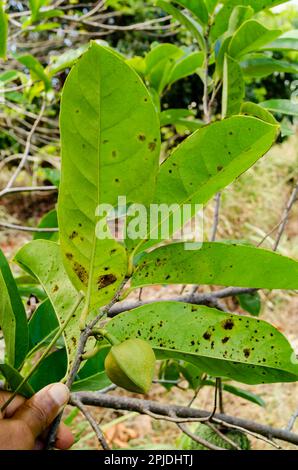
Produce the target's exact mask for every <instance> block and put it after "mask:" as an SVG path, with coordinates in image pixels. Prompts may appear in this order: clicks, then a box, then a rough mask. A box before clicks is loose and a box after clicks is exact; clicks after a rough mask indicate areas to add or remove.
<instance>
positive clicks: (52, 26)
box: [30, 22, 60, 32]
mask: <svg viewBox="0 0 298 470" xmlns="http://www.w3.org/2000/svg"><path fill="white" fill-rule="evenodd" d="M59 26H60V24H59V23H53V22H52V23H42V24H38V25H37V26H34V27H33V28H32V29H30V31H34V32H35V31H49V30H51V29H57V28H59Z"/></svg>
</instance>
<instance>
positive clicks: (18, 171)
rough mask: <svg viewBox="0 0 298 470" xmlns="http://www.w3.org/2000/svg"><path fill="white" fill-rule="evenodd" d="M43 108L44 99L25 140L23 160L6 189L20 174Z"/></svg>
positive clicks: (44, 104)
mask: <svg viewBox="0 0 298 470" xmlns="http://www.w3.org/2000/svg"><path fill="white" fill-rule="evenodd" d="M45 106H46V101H45V99H43V102H42V105H41V109H40V112H39V114H38V116H37V118H36V120H35V122H34V124H33V126H32V128H31V130H30V132H29V134H28V137H27V140H26V146H25V150H24V154H23V158H22V159H21V161H20V163H19V165H18V167H17V169H16V171H15V172H14V174H13V175H12V177H11V178H10V180H9V181H8V183H7V185H6V189H10V188H11V187H12V186H13V184H14V182H15V181H16V179H17V177H18V176H19V174H20V173H21V171H22V169H23V167H24V166H25V164H26V161H27V158H28V156H29V153H30V146H31V139H32V137H33V135H34V132H35V131H36V128H37V126H38V124H39V123H40V121H41V118H42V116H43V113H44V110H45Z"/></svg>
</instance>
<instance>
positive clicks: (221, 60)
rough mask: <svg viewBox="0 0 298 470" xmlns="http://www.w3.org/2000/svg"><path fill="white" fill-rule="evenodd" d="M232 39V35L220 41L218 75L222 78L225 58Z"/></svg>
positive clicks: (217, 60)
mask: <svg viewBox="0 0 298 470" xmlns="http://www.w3.org/2000/svg"><path fill="white" fill-rule="evenodd" d="M231 40H232V36H227V37H226V38H225V39H224V40H223V41H222V43H219V44H220V47H219V51H218V53H217V55H216V75H217V77H218V78H222V76H223V67H224V60H225V56H226V54H228V49H229V45H230V42H231Z"/></svg>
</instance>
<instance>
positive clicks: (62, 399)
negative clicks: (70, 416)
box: [48, 383, 69, 407]
mask: <svg viewBox="0 0 298 470" xmlns="http://www.w3.org/2000/svg"><path fill="white" fill-rule="evenodd" d="M48 393H49V395H50V396H51V397H52V399H53V400H54V402H55V403H56V404H57V405H58V406H59V407H60V406H63V405H66V403H67V402H68V399H69V390H68V388H67V387H66V385H64V384H62V383H56V384H53V385H52V386H51V387H50V388H49V390H48Z"/></svg>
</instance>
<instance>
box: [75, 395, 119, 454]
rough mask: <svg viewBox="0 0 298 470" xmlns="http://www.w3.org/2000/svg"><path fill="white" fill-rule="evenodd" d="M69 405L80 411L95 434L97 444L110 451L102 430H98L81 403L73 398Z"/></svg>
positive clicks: (97, 426)
mask: <svg viewBox="0 0 298 470" xmlns="http://www.w3.org/2000/svg"><path fill="white" fill-rule="evenodd" d="M70 403H71V405H75V406H76V407H77V408H78V409H79V410H80V411H81V413H82V414H83V415H84V416H85V418H86V420H87V421H88V423H89V424H90V426H91V427H92V429H93V431H94V432H95V434H96V437H97V439H98V442H99V443H100V445H101V447H102V448H103V450H110V448H109V445H108V443H107V441H106V439H105V437H104V434H103V432H102V430H101V429H100V427H99V425H98V424H97V422H96V421H95V419H94V418H93V416H92V414H91V413H89V411H88V410H87V409H86V407H85V406H84V405H83V403H82V402H81V401H80V400H79V399H78V398H74V397H72V399H71V402H70Z"/></svg>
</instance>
